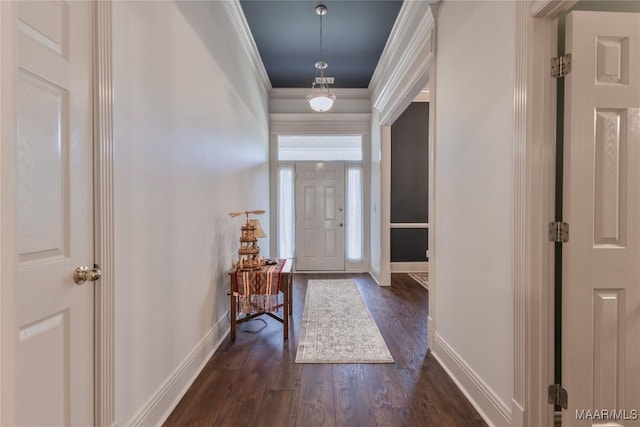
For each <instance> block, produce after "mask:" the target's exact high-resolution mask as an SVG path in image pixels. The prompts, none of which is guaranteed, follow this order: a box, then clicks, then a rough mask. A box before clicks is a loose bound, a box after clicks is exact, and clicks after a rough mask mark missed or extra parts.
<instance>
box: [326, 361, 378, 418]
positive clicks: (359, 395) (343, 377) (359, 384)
mask: <svg viewBox="0 0 640 427" xmlns="http://www.w3.org/2000/svg"><path fill="white" fill-rule="evenodd" d="M364 366H365V365H363V364H338V365H333V395H334V399H335V408H336V424H337V425H339V426H362V425H367V426H368V425H375V424H376V421H375V417H374V415H373V410H372V407H371V400H370V398H369V393H368V392H367V386H366V378H365V374H364V369H363V368H364Z"/></svg>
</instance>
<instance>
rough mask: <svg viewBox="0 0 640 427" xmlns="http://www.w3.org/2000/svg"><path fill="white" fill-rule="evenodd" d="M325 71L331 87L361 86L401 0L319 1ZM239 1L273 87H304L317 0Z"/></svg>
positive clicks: (310, 71) (315, 46)
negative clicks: (323, 10) (324, 11)
mask: <svg viewBox="0 0 640 427" xmlns="http://www.w3.org/2000/svg"><path fill="white" fill-rule="evenodd" d="M321 3H322V4H324V5H326V6H327V14H326V15H325V16H324V17H323V24H322V25H323V55H322V56H323V59H324V60H325V61H326V62H327V63H328V64H329V66H328V68H327V70H326V72H325V75H326V76H328V77H335V84H334V85H333V86H332V87H337V88H366V87H368V86H369V81H370V80H371V76H372V75H373V71H374V70H375V68H376V65H377V64H378V60H379V59H380V54H381V53H382V50H383V49H384V46H385V43H386V42H387V38H388V37H389V33H390V32H391V29H392V28H393V24H394V23H395V20H396V17H397V16H398V12H399V11H400V7H401V6H402V0H391V1H385V0H378V1H376V0H374V1H364V0H362V1H361V0H342V1H325V2H321ZM240 4H241V5H242V9H243V11H244V15H245V17H246V19H247V22H248V24H249V28H250V29H251V33H252V35H253V38H254V40H255V42H256V45H257V47H258V50H259V52H260V56H261V58H262V62H263V63H264V66H265V68H266V70H267V74H268V75H269V79H270V80H271V85H272V86H273V87H274V88H296V87H297V88H301V87H310V86H311V83H312V82H313V80H314V78H315V72H316V69H315V68H314V64H315V62H316V61H317V60H318V55H319V45H320V17H319V16H318V15H317V14H316V12H315V8H316V6H317V5H318V4H320V2H318V1H301V0H283V1H273V0H241V1H240Z"/></svg>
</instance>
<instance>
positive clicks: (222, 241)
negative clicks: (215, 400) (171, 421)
mask: <svg viewBox="0 0 640 427" xmlns="http://www.w3.org/2000/svg"><path fill="white" fill-rule="evenodd" d="M113 28H114V30H113V31H114V39H113V62H114V70H113V71H114V73H113V78H114V93H115V95H114V97H115V102H114V139H115V206H116V212H115V214H116V218H115V228H116V248H115V253H116V255H117V256H116V280H115V281H116V291H115V292H116V338H115V339H116V342H115V345H116V347H115V348H116V378H115V383H116V390H115V396H116V402H115V404H116V420H117V421H118V423H119V425H127V424H129V423H132V422H145V423H146V424H156V423H157V422H158V421H159V418H158V417H160V416H161V415H162V413H163V412H164V411H165V410H166V409H167V406H168V405H170V404H172V403H173V400H174V398H175V396H176V393H177V392H178V391H180V390H177V388H182V385H180V384H182V383H180V381H178V384H179V387H178V386H175V385H173V382H172V381H174V380H180V379H181V380H182V381H183V382H184V378H180V375H181V374H182V375H183V376H185V375H187V376H188V375H192V373H193V372H195V371H193V369H194V366H193V364H194V363H196V364H199V363H200V362H199V360H200V359H202V358H203V357H204V356H205V355H206V354H208V352H210V351H211V350H212V349H213V348H214V346H215V345H216V343H217V339H216V338H215V337H214V338H213V341H212V342H208V343H206V344H207V345H206V346H205V348H204V349H200V350H198V348H199V347H198V345H199V344H201V345H202V344H203V339H206V337H207V336H208V335H207V334H208V333H210V332H212V331H214V332H215V331H217V332H218V334H220V333H221V331H222V332H225V331H226V328H227V327H228V323H227V319H226V316H225V313H226V312H227V308H228V300H227V296H226V292H227V289H228V281H227V280H228V279H227V276H226V274H225V270H227V269H229V268H230V267H231V261H232V259H234V258H235V257H236V253H235V252H234V251H235V250H236V249H237V246H238V243H237V240H238V237H239V228H240V225H241V223H242V218H236V219H229V217H228V212H230V211H233V210H244V209H268V207H269V196H268V192H269V187H268V177H269V175H268V172H269V171H268V115H267V108H268V107H267V103H268V98H267V93H266V90H265V89H264V88H263V87H262V86H261V84H260V83H259V80H258V78H257V76H256V75H255V74H254V72H253V71H252V70H253V69H254V68H253V65H252V63H251V61H250V60H249V57H248V55H247V54H246V53H245V51H244V50H243V47H242V45H241V43H240V41H239V40H238V38H237V37H236V36H235V32H234V30H233V27H232V25H231V22H230V20H229V18H228V17H227V15H226V13H225V9H224V4H223V2H201V1H195V2H185V1H181V2H167V1H154V2H129V1H127V2H114V3H113ZM260 219H261V223H262V225H263V227H265V231H266V232H267V234H269V229H268V224H269V217H268V214H267V215H265V216H263V217H261V218H260ZM260 246H261V247H262V248H263V251H264V252H266V251H268V249H267V248H269V242H268V240H267V241H261V242H260ZM263 254H264V255H268V253H263ZM198 351H200V353H198ZM194 356H197V357H196V359H195V360H196V362H191V363H192V365H189V364H188V362H189V361H188V360H187V359H188V357H194ZM198 358H199V359H198ZM185 368H189V369H191V370H192V371H193V372H192V371H189V369H187V372H186V373H182V371H180V370H181V369H185ZM195 368H197V366H195ZM172 387H173V388H172ZM163 393H165V395H163ZM154 405H155V406H154Z"/></svg>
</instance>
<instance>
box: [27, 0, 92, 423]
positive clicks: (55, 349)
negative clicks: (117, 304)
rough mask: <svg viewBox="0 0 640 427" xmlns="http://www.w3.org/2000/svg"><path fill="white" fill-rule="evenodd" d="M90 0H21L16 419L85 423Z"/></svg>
mask: <svg viewBox="0 0 640 427" xmlns="http://www.w3.org/2000/svg"><path fill="white" fill-rule="evenodd" d="M92 17H93V16H92V3H91V2H85V1H79V2H76V1H71V2H64V1H42V2H29V1H25V2H20V3H19V5H18V22H17V35H16V36H17V45H16V47H17V55H18V70H17V77H16V80H17V82H16V114H17V116H16V117H17V119H16V120H17V162H18V183H17V188H18V206H17V207H16V209H17V213H18V230H17V237H18V253H19V275H18V280H19V283H18V307H17V309H18V310H17V312H18V325H19V336H18V367H17V369H18V370H17V387H18V389H17V402H18V407H17V420H18V423H19V424H20V425H27V426H36V425H38V426H45V425H46V426H63V425H64V426H66V425H78V426H79V425H84V426H86V425H92V424H93V421H94V419H93V412H94V411H93V392H94V386H93V376H94V371H93V354H94V353H93V327H94V323H93V293H94V292H93V291H94V290H93V284H92V283H91V282H87V283H85V284H84V285H82V286H79V285H77V284H75V283H74V280H73V271H74V270H75V268H76V267H78V266H80V265H86V266H89V267H93V247H94V246H93V167H92V165H93V151H92V145H93V127H92V114H93V111H92V80H91V76H92V65H91V64H92Z"/></svg>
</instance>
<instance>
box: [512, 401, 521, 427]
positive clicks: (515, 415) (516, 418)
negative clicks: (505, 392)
mask: <svg viewBox="0 0 640 427" xmlns="http://www.w3.org/2000/svg"><path fill="white" fill-rule="evenodd" d="M511 427H524V408H523V407H522V406H520V404H519V403H518V402H516V400H515V399H511Z"/></svg>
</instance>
